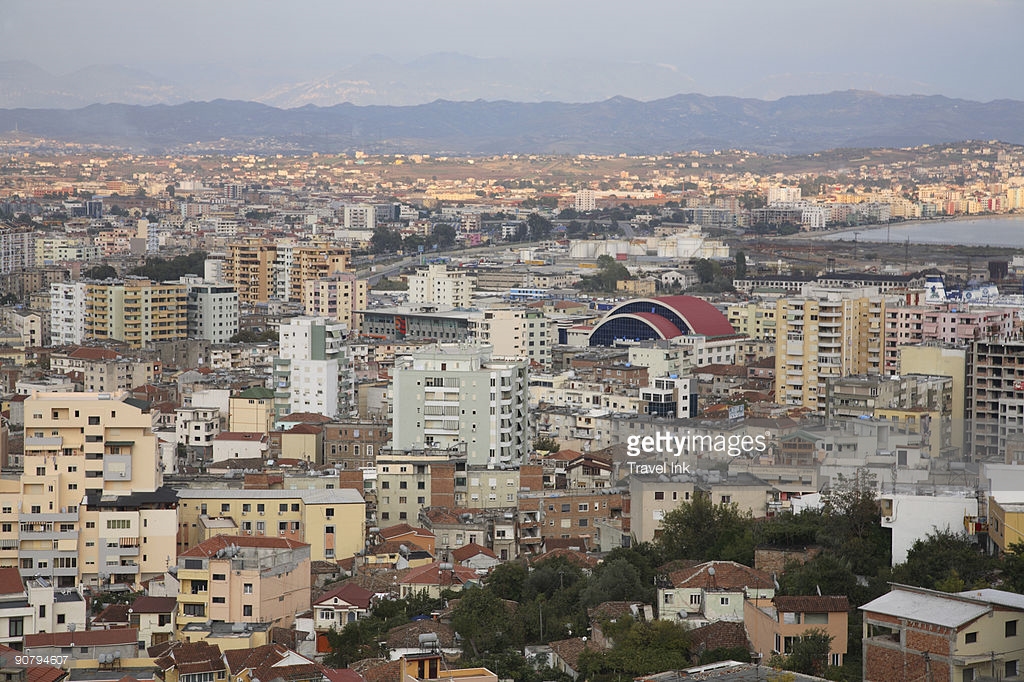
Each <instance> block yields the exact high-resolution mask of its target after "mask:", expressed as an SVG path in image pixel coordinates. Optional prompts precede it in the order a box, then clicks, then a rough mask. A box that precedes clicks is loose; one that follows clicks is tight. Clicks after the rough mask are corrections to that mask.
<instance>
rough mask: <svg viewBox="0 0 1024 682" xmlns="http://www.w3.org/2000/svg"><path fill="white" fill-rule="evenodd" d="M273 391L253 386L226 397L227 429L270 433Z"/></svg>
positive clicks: (273, 420) (272, 413)
mask: <svg viewBox="0 0 1024 682" xmlns="http://www.w3.org/2000/svg"><path fill="white" fill-rule="evenodd" d="M274 396H275V393H274V391H272V390H270V389H269V388H262V387H260V386H255V387H253V388H247V389H245V390H244V391H240V392H239V393H237V394H235V395H233V396H231V397H229V398H228V429H227V430H228V431H236V432H242V433H270V432H271V431H273V429H274V422H275V414H276V412H275V404H276V402H275V397H274Z"/></svg>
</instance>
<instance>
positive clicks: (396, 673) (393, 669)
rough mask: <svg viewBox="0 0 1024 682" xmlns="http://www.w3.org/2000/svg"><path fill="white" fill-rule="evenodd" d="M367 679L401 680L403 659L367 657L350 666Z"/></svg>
mask: <svg viewBox="0 0 1024 682" xmlns="http://www.w3.org/2000/svg"><path fill="white" fill-rule="evenodd" d="M349 667H350V668H352V669H353V670H355V671H356V672H358V673H359V674H361V675H362V676H363V678H365V679H366V682H400V680H399V677H400V676H401V674H402V662H401V661H388V660H385V659H383V658H365V659H363V660H361V661H356V662H355V663H352V664H351V665H350V666H349Z"/></svg>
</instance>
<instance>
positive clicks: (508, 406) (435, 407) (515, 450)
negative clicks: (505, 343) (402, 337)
mask: <svg viewBox="0 0 1024 682" xmlns="http://www.w3.org/2000/svg"><path fill="white" fill-rule="evenodd" d="M393 377H394V378H393V381H392V387H391V401H392V412H393V414H392V417H393V424H394V427H393V434H392V447H393V448H394V449H396V450H422V449H424V448H430V447H435V448H442V449H444V448H456V447H459V446H460V444H462V445H464V446H465V448H466V454H467V458H468V463H469V464H470V465H486V464H512V463H518V462H520V461H521V460H522V458H523V457H524V456H525V455H526V454H528V453H529V450H530V442H529V439H530V435H531V425H530V412H529V409H528V402H529V383H530V382H529V361H527V360H525V359H509V360H496V359H492V348H491V346H489V345H485V346H463V345H457V344H451V345H449V344H438V345H437V346H433V347H431V348H429V349H427V350H424V351H420V352H416V353H413V354H412V355H411V356H408V357H404V358H401V359H396V361H395V370H394V375H393Z"/></svg>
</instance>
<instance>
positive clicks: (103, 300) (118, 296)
mask: <svg viewBox="0 0 1024 682" xmlns="http://www.w3.org/2000/svg"><path fill="white" fill-rule="evenodd" d="M187 305H188V292H187V289H186V286H185V285H184V284H182V283H180V282H163V283H160V282H152V281H150V280H148V279H146V278H144V277H130V278H127V279H125V280H124V281H116V282H87V283H86V285H85V336H86V338H89V339H96V340H98V341H107V340H113V341H124V342H125V343H127V344H128V345H129V346H131V347H132V348H142V347H143V346H147V345H149V344H150V343H154V342H159V341H174V340H177V339H184V338H187V337H188V312H187Z"/></svg>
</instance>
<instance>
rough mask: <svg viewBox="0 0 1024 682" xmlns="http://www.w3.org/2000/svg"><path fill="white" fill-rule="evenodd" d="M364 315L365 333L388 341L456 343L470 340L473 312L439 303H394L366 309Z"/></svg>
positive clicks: (362, 330)
mask: <svg viewBox="0 0 1024 682" xmlns="http://www.w3.org/2000/svg"><path fill="white" fill-rule="evenodd" d="M360 317H361V318H362V322H361V323H360V325H361V326H360V331H361V332H362V333H363V335H364V336H370V337H372V338H377V339H384V340H388V341H412V340H417V339H418V340H430V341H439V342H441V343H454V342H456V341H465V340H467V339H469V337H470V330H469V327H470V321H471V319H472V317H473V313H472V312H470V311H468V310H455V309H452V308H445V309H438V308H437V307H435V306H394V307H390V308H374V309H372V310H362V311H360Z"/></svg>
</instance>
